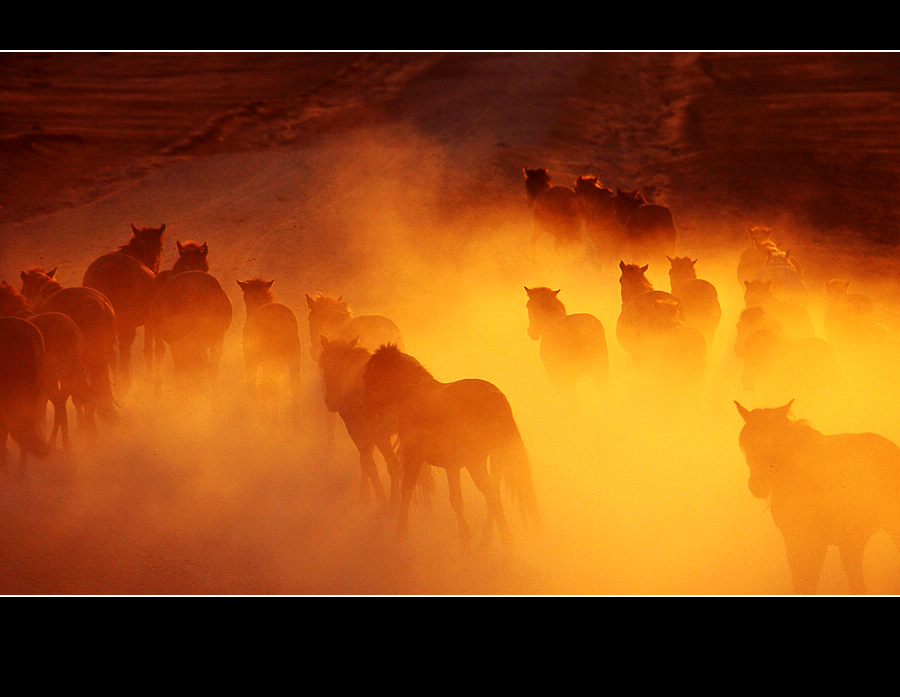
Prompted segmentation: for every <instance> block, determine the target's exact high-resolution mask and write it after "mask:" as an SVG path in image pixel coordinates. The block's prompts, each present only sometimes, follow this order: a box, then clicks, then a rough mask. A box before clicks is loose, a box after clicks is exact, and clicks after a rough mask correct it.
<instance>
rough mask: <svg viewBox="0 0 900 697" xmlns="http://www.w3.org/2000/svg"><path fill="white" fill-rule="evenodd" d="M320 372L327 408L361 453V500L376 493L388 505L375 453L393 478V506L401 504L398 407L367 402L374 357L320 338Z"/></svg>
mask: <svg viewBox="0 0 900 697" xmlns="http://www.w3.org/2000/svg"><path fill="white" fill-rule="evenodd" d="M320 339H321V347H322V349H321V351H320V353H319V371H320V373H321V376H322V388H323V390H324V393H325V406H326V407H327V408H328V410H329V411H331V412H336V413H338V414H339V415H340V417H341V419H342V420H343V422H344V426H345V427H346V428H347V434H348V435H349V436H350V439H351V440H352V441H353V444H354V445H355V446H356V449H357V450H358V451H359V464H360V468H361V469H362V481H361V482H360V490H359V496H360V500H362V501H367V500H368V498H369V493H370V491H371V492H374V494H375V499H376V500H377V501H378V503H379V504H385V503H387V502H388V498H387V496H386V495H385V491H384V487H383V486H382V484H381V479H380V478H379V476H378V466H377V464H376V462H375V449H376V448H377V449H378V451H379V452H380V453H381V455H382V457H383V458H384V462H385V465H386V466H387V470H388V475H389V477H390V482H391V488H390V503H391V505H392V507H393V506H395V505H396V504H399V500H400V499H399V494H400V459H399V458H398V457H397V453H396V451H395V450H394V445H393V443H392V439H393V437H394V436H395V435H396V434H397V418H398V407H397V405H396V404H389V405H387V406H385V407H383V408H381V409H375V408H374V407H373V405H372V403H371V402H368V401H367V400H366V399H365V392H364V385H363V372H364V371H365V369H366V365H367V364H368V362H369V358H370V357H371V355H372V354H371V353H370V352H369V351H368V350H367V349H365V348H363V347H362V346H357V344H356V342H355V341H344V340H342V339H335V340H332V341H329V340H328V339H327V338H326V337H324V336H323V337H320Z"/></svg>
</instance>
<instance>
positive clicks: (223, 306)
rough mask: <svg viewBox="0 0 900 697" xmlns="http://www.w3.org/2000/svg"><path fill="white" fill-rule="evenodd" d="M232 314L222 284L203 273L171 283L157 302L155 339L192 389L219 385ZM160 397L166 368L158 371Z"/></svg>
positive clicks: (175, 278) (182, 275) (153, 322)
mask: <svg viewBox="0 0 900 697" xmlns="http://www.w3.org/2000/svg"><path fill="white" fill-rule="evenodd" d="M232 316H233V308H232V305H231V299H230V298H229V297H228V294H227V293H226V292H225V291H224V290H222V286H221V285H220V284H219V282H218V281H217V280H216V279H215V278H214V277H213V276H211V275H209V274H208V273H205V272H203V271H186V272H184V273H180V274H177V275H175V276H173V277H172V279H171V280H170V281H169V282H168V283H166V284H165V285H164V286H163V287H162V288H160V289H159V291H158V292H157V293H156V296H155V297H154V299H153V304H152V307H151V310H150V319H149V322H150V326H151V329H152V332H153V336H154V337H155V338H157V339H158V340H160V341H164V342H165V343H166V344H168V345H169V348H170V349H171V352H172V361H173V363H174V365H175V376H176V380H177V381H178V382H179V383H180V385H181V386H182V387H184V386H188V385H189V384H194V385H200V386H202V385H204V384H210V385H213V386H214V384H215V381H216V379H217V378H218V374H219V363H220V361H221V358H222V349H223V345H224V342H225V332H227V331H228V328H229V327H230V326H231V321H232ZM154 382H155V385H156V391H157V393H158V392H159V390H160V387H161V384H162V366H161V365H160V363H159V362H158V361H157V362H156V363H155V365H154Z"/></svg>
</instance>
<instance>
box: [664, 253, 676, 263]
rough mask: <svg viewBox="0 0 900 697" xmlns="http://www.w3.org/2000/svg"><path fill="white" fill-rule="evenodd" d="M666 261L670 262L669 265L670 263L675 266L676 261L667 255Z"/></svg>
mask: <svg viewBox="0 0 900 697" xmlns="http://www.w3.org/2000/svg"><path fill="white" fill-rule="evenodd" d="M666 259H668V260H669V263H670V264H674V263H675V260H674V259H673V258H672V257H670V256H669V255H668V254H666Z"/></svg>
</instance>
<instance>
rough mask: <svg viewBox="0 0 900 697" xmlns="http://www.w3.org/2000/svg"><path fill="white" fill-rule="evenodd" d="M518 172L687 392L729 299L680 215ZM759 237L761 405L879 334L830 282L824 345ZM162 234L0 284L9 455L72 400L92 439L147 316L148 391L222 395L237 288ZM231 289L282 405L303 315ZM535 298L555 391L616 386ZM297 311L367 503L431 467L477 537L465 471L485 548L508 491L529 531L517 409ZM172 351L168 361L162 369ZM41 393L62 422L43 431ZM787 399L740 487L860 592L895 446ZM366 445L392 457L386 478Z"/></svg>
mask: <svg viewBox="0 0 900 697" xmlns="http://www.w3.org/2000/svg"><path fill="white" fill-rule="evenodd" d="M525 184H526V195H527V200H528V202H529V204H530V206H531V207H532V211H533V213H532V219H533V225H534V236H535V239H537V238H538V237H540V236H543V235H550V236H551V237H552V238H553V239H555V240H556V241H557V243H558V244H583V243H589V244H591V245H592V246H593V249H594V250H595V251H596V252H597V253H598V254H599V256H600V257H601V258H604V259H607V260H608V259H613V258H618V259H619V261H618V270H619V284H620V293H621V311H620V313H619V316H618V318H617V322H616V326H615V332H614V336H615V340H616V341H617V342H618V344H619V345H620V346H621V347H622V348H623V349H624V351H625V352H626V353H627V355H628V356H629V357H630V359H631V360H632V361H633V363H634V367H635V368H636V370H638V371H639V372H642V373H645V374H647V375H649V376H652V377H653V379H654V380H662V381H665V382H667V383H668V384H671V385H674V386H677V387H687V388H690V387H691V386H695V385H697V384H699V383H701V382H702V381H703V380H704V377H705V375H706V374H707V370H708V351H709V346H710V345H711V344H712V341H713V338H714V337H715V335H716V332H717V330H718V328H719V324H720V321H721V318H722V314H723V313H722V307H721V305H720V301H719V296H718V293H717V290H716V288H715V286H714V285H713V284H712V283H710V282H709V281H707V280H705V279H703V278H700V277H698V272H697V264H698V261H699V260H697V259H692V258H690V257H687V256H677V249H678V239H677V229H676V227H675V222H674V217H673V215H672V213H671V211H670V210H669V209H668V208H666V207H665V206H661V205H658V204H655V203H652V202H650V201H648V200H646V199H645V198H644V197H643V196H641V194H640V193H638V192H637V191H624V190H617V191H612V190H611V189H608V188H606V187H604V186H603V185H602V184H601V183H600V182H599V180H598V179H597V178H596V177H579V178H578V179H577V181H576V182H575V184H574V185H573V186H572V187H567V186H555V185H552V184H551V181H550V176H549V174H548V172H547V170H543V169H525ZM749 232H750V235H749V236H750V240H749V245H748V248H747V250H746V251H745V252H744V253H743V254H742V256H741V258H740V260H739V261H738V264H737V267H738V268H737V275H738V280H739V281H740V283H741V285H742V288H743V289H744V291H745V292H744V301H745V305H746V306H745V307H744V308H743V309H742V313H741V318H740V322H739V323H738V326H737V331H736V336H737V339H736V341H735V346H734V353H735V355H736V356H737V357H738V358H739V359H740V360H741V361H742V366H743V372H742V376H741V378H742V381H743V383H744V385H745V387H747V388H748V389H750V390H756V391H758V392H759V394H761V395H766V394H771V393H773V392H769V391H767V389H766V388H775V387H777V388H784V387H787V389H794V388H798V389H799V386H800V383H798V382H793V381H792V382H790V383H789V384H788V385H787V386H785V385H784V384H782V383H781V382H779V381H781V380H783V379H784V377H785V376H786V375H796V374H798V373H802V372H803V370H804V369H808V370H813V369H814V370H815V371H817V372H816V373H815V374H816V375H818V376H819V377H821V375H822V374H823V372H822V371H824V370H826V365H827V363H828V359H829V356H830V353H829V352H831V351H833V350H836V349H837V350H844V349H847V350H862V347H863V346H864V345H865V346H866V347H871V346H873V345H877V344H878V342H879V341H882V340H883V341H887V340H888V338H887V336H886V335H885V334H883V333H881V332H879V331H878V327H877V322H875V321H874V320H873V317H872V303H871V301H868V299H867V298H864V297H862V296H858V295H855V294H852V293H850V292H849V291H848V287H847V285H846V283H842V282H839V281H833V282H831V283H829V286H828V310H827V314H826V317H825V327H826V332H827V334H828V341H825V340H824V339H821V338H818V337H816V336H815V331H814V329H812V324H811V322H810V318H809V315H808V311H807V303H808V292H807V289H806V287H805V285H804V282H803V277H802V270H801V268H800V266H799V264H798V262H797V260H796V259H795V258H793V257H791V255H790V254H787V253H784V252H782V251H781V250H780V249H779V247H778V245H777V244H776V243H775V242H773V241H772V239H771V234H770V231H768V230H766V229H763V228H753V229H751V230H750V231H749ZM164 236H165V225H162V226H160V227H148V228H141V227H136V226H134V225H132V229H131V237H130V239H129V240H128V241H127V242H126V243H125V244H123V245H121V246H120V247H119V249H118V250H117V251H115V252H110V253H106V254H102V255H100V256H99V257H97V259H95V260H94V261H93V262H92V263H91V264H90V265H89V266H88V267H87V269H86V271H85V273H84V276H83V280H82V285H80V286H74V287H63V286H62V285H61V284H60V283H59V282H58V281H57V280H56V277H55V276H56V273H55V271H56V270H55V269H51V270H46V269H43V268H38V267H32V268H28V269H25V270H22V272H21V282H22V285H21V290H18V289H16V288H14V287H13V286H11V285H9V284H8V283H6V282H5V281H3V282H2V284H0V435H2V438H3V448H2V457H3V460H2V463H0V464H2V465H3V466H4V467H6V466H7V448H6V442H7V439H8V438H9V437H11V438H12V439H13V440H14V441H15V442H16V443H17V444H18V446H19V451H20V469H21V471H22V472H24V471H25V468H26V464H27V460H28V457H29V456H33V457H37V458H45V457H47V456H48V455H49V454H51V453H52V452H54V449H55V448H56V440H57V437H59V439H60V440H61V444H62V448H63V449H64V450H65V451H70V450H71V448H72V443H71V438H70V435H69V427H68V419H67V412H68V405H69V403H70V402H71V405H72V407H73V409H74V413H75V415H76V419H77V423H78V425H79V427H80V428H83V429H84V431H85V433H87V434H88V436H89V437H90V436H92V434H95V433H96V430H97V428H98V427H99V426H98V423H97V421H98V420H100V421H103V422H114V421H115V420H116V419H117V418H118V414H117V409H118V405H117V402H116V399H115V394H114V389H113V388H114V382H115V385H116V386H118V387H120V388H121V389H126V390H127V389H129V388H130V387H131V384H132V373H133V369H132V364H131V353H132V349H133V344H134V342H135V340H136V337H137V334H138V329H140V328H143V341H144V348H143V355H144V362H145V366H146V374H147V375H148V376H150V377H151V385H152V387H153V390H154V392H155V393H156V394H157V395H158V394H159V393H160V391H161V390H162V386H163V383H164V380H165V377H164V376H165V375H168V374H171V375H172V376H173V379H174V380H175V382H176V383H177V385H179V386H181V387H197V386H199V387H200V388H201V389H202V388H203V387H204V386H208V385H215V383H216V380H217V377H218V370H219V363H220V360H221V357H222V352H223V344H224V341H225V336H226V332H227V331H228V329H229V328H230V326H231V325H232V322H233V319H234V309H233V307H232V303H231V300H230V299H229V296H228V294H227V293H226V292H225V290H224V289H223V288H222V286H221V284H220V282H219V281H218V280H217V279H216V278H215V277H214V276H213V275H211V274H210V272H209V264H208V253H209V249H208V246H207V244H206V243H202V244H199V243H196V242H185V243H182V242H180V241H179V242H178V243H177V251H178V259H177V261H176V263H175V264H174V265H173V266H172V268H171V269H160V259H161V251H162V248H163V238H164ZM626 259H628V260H629V261H627V262H626V261H625V260H626ZM641 260H652V262H650V261H641ZM660 260H665V261H666V262H667V263H668V264H669V267H670V268H669V278H670V288H669V290H662V289H658V288H654V287H653V285H652V284H651V282H650V281H649V280H648V278H647V271H648V268H649V263H657V262H658V261H660ZM237 284H238V286H239V288H240V291H241V294H242V296H243V299H244V303H245V310H246V321H245V323H244V328H243V335H242V337H241V340H242V348H243V359H244V363H245V368H246V385H247V390H248V394H249V395H251V397H252V398H253V399H254V400H255V401H256V402H257V403H272V402H273V401H274V400H273V399H271V398H270V396H269V395H268V394H267V393H266V391H267V390H276V389H278V385H279V384H283V382H284V381H285V379H286V383H287V385H288V388H289V390H291V391H292V392H294V393H296V392H297V391H298V390H299V389H300V385H301V372H302V367H301V339H300V323H299V322H298V319H297V316H296V314H295V313H294V311H293V310H292V309H291V308H290V307H289V306H288V305H286V304H283V303H280V302H278V301H277V300H276V298H275V296H274V294H273V291H272V286H273V282H272V281H266V280H263V279H261V278H253V279H248V280H238V281H237ZM525 292H526V299H527V301H526V311H527V316H528V326H527V334H528V336H529V337H530V338H531V339H533V340H535V341H539V342H540V350H539V353H540V358H541V361H542V363H543V365H544V367H545V368H546V373H547V376H548V378H549V380H550V382H551V383H552V384H554V385H555V386H556V387H557V388H558V389H560V390H562V391H567V390H572V389H574V388H575V386H576V385H577V384H578V383H579V382H580V381H582V380H586V381H590V382H591V383H593V384H594V385H595V386H596V388H597V389H598V390H599V391H600V392H603V391H604V390H607V389H608V385H609V379H610V360H609V346H608V343H607V340H608V337H607V332H606V328H605V327H604V325H603V323H602V322H601V321H600V320H599V319H598V318H597V317H595V316H594V315H591V314H588V313H583V312H582V313H573V314H570V313H568V312H567V310H566V307H565V305H564V303H563V301H562V300H561V299H560V297H559V295H560V293H561V291H560V290H558V289H557V290H553V289H551V288H547V287H527V286H526V287H525ZM306 304H307V309H308V311H309V314H308V317H307V321H308V326H309V353H310V356H311V357H312V359H313V360H314V361H315V362H316V364H317V368H318V372H319V376H320V378H321V387H322V396H323V398H324V399H323V401H324V405H323V408H324V409H325V410H326V411H327V413H328V414H329V415H331V416H330V418H332V419H335V418H340V420H341V421H342V422H343V424H344V427H345V429H346V433H347V435H348V436H349V438H350V439H351V440H352V442H353V444H354V446H355V447H356V450H357V451H358V456H359V465H360V474H361V477H360V490H359V496H360V499H362V500H369V499H370V498H371V497H372V496H374V498H375V500H376V501H377V503H378V504H379V506H382V507H384V508H385V509H387V510H390V511H391V513H392V514H393V515H394V516H395V520H396V532H397V534H398V535H399V536H401V537H403V536H405V535H406V534H407V529H408V525H409V509H410V506H411V503H412V501H413V499H414V497H415V494H416V491H417V490H419V491H420V492H421V493H422V494H423V496H424V497H425V498H426V500H427V501H430V497H431V494H432V491H433V482H432V468H438V469H440V470H443V471H444V473H445V475H446V479H447V483H448V490H449V499H450V504H451V507H452V509H453V511H454V513H455V516H456V520H457V525H458V532H459V539H460V541H461V543H462V544H463V546H465V547H468V546H469V544H470V538H471V534H470V530H469V526H468V523H467V520H466V516H465V515H464V512H463V494H462V483H461V475H462V471H463V470H465V471H466V472H468V474H469V476H470V477H471V480H472V482H473V483H474V485H475V486H476V488H477V489H478V490H479V492H480V493H481V495H482V496H483V497H484V501H485V504H486V510H487V516H486V521H485V526H484V530H483V532H482V540H483V541H487V540H488V539H490V537H491V535H492V532H493V530H494V529H496V530H498V531H499V536H500V540H501V549H502V550H504V552H509V551H510V550H511V549H512V547H513V543H512V534H511V531H510V525H509V521H508V519H507V517H506V511H505V507H504V503H503V496H502V495H501V492H504V493H506V492H509V493H511V494H512V495H513V497H514V499H515V500H516V501H517V502H518V504H519V508H520V513H521V516H522V518H523V520H524V521H525V522H526V524H527V525H528V526H529V527H533V528H535V529H538V528H539V527H540V524H541V514H540V511H539V506H538V497H537V493H536V491H535V485H534V481H533V478H532V471H531V465H530V462H529V457H528V454H527V450H526V447H525V444H524V443H523V439H522V436H521V434H520V432H519V427H518V425H517V423H516V420H515V418H514V416H513V410H512V408H511V406H510V403H509V400H508V399H507V397H506V396H505V395H504V393H503V392H502V391H501V390H500V389H499V388H498V387H497V386H496V385H494V384H492V383H490V382H488V381H485V380H481V379H476V378H468V379H462V380H456V381H452V382H442V381H440V380H438V379H437V378H435V377H434V376H433V375H432V374H431V373H430V372H429V370H428V369H427V368H426V367H425V366H423V365H422V364H421V363H420V362H419V361H418V360H417V359H416V358H414V357H413V356H411V355H409V354H407V353H405V352H404V343H403V337H402V335H401V332H400V329H399V328H398V326H397V325H396V324H395V323H394V322H393V321H392V320H390V319H388V318H387V317H384V316H381V315H354V314H353V312H352V311H351V309H350V306H349V305H348V304H347V303H346V302H344V301H343V298H340V297H333V296H329V295H322V294H317V295H315V296H313V295H306ZM610 338H611V337H610ZM864 342H865V343H864ZM167 351H168V353H169V355H170V357H171V366H172V370H171V372H167V371H166V370H164V369H163V365H164V362H165V360H166V352H167ZM113 376H114V378H115V380H113ZM285 376H286V378H285ZM279 381H281V382H279ZM775 393H777V392H775ZM48 403H49V404H50V405H52V407H53V414H54V416H53V428H52V432H51V434H50V436H49V437H46V436H45V435H44V428H43V423H44V419H45V412H46V409H47V405H48ZM792 404H793V400H791V401H790V402H788V403H787V404H786V405H785V406H783V407H779V408H772V409H753V410H750V409H747V408H745V407H744V406H742V405H741V404H739V403H737V402H736V405H737V409H738V412H739V414H740V417H741V418H742V419H743V421H744V426H743V429H742V430H741V432H740V436H739V445H740V448H741V449H742V450H743V452H744V454H745V457H746V460H747V463H748V465H749V468H750V473H751V475H750V480H749V483H750V490H751V493H752V494H753V495H754V496H757V497H761V498H767V499H769V500H770V502H771V511H772V516H773V518H774V520H775V522H776V524H777V525H778V527H779V529H780V530H781V532H782V534H783V537H784V540H785V543H786V549H787V553H788V559H789V563H790V568H791V572H792V577H793V579H794V588H795V590H796V591H797V592H814V591H815V588H816V584H817V582H818V578H819V575H820V573H821V570H822V566H823V563H824V556H825V551H826V550H827V548H828V546H830V545H836V546H838V547H839V548H840V550H841V556H842V560H843V563H844V565H845V569H846V573H847V576H848V579H849V581H850V590H851V592H854V593H862V592H865V583H864V579H863V566H862V557H863V551H864V549H865V547H866V543H867V541H868V540H869V538H870V537H871V536H872V534H874V532H875V531H877V530H881V529H883V530H885V531H887V532H888V533H889V534H890V535H892V536H893V538H894V541H895V542H896V543H897V544H898V547H900V506H898V504H900V450H898V448H897V446H895V445H894V444H893V443H891V442H890V441H888V440H886V439H885V438H883V437H881V436H877V435H873V434H843V435H833V436H829V435H823V434H821V433H819V432H817V431H815V430H814V429H812V427H811V426H809V424H807V423H806V422H804V421H794V420H791V419H790V418H789V409H790V408H791V406H792ZM330 423H332V425H333V424H334V423H335V422H334V421H333V420H332V421H331V422H330ZM376 453H380V455H381V458H382V459H383V460H384V463H385V465H386V469H387V473H388V480H389V485H388V488H387V489H385V487H384V485H383V483H382V480H381V477H380V476H379V472H378V465H377V462H376Z"/></svg>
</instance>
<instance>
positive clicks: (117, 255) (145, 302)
mask: <svg viewBox="0 0 900 697" xmlns="http://www.w3.org/2000/svg"><path fill="white" fill-rule="evenodd" d="M155 278H156V277H155V275H154V273H153V271H152V270H151V269H150V268H149V267H147V266H145V265H144V264H142V263H141V262H140V261H138V260H137V259H135V258H134V257H131V256H129V255H127V254H123V253H121V252H114V253H111V254H104V255H103V256H100V257H98V258H97V259H95V260H94V261H92V262H91V264H90V265H89V266H88V268H87V270H86V271H85V272H84V278H83V279H82V281H81V285H83V286H86V287H88V288H94V289H96V290H98V291H100V292H101V293H103V295H105V296H106V297H107V298H108V299H109V301H110V302H111V303H112V306H113V309H114V310H115V312H116V329H117V331H118V342H119V377H120V380H121V384H122V387H123V389H128V388H129V387H130V385H131V377H132V376H131V347H132V344H134V339H135V336H136V335H137V330H138V327H143V326H144V325H145V324H146V322H147V314H148V313H149V311H150V302H151V301H152V299H153V294H154V290H155ZM144 358H145V362H146V365H147V367H148V374H149V366H150V336H149V334H148V332H146V330H145V332H144Z"/></svg>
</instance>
